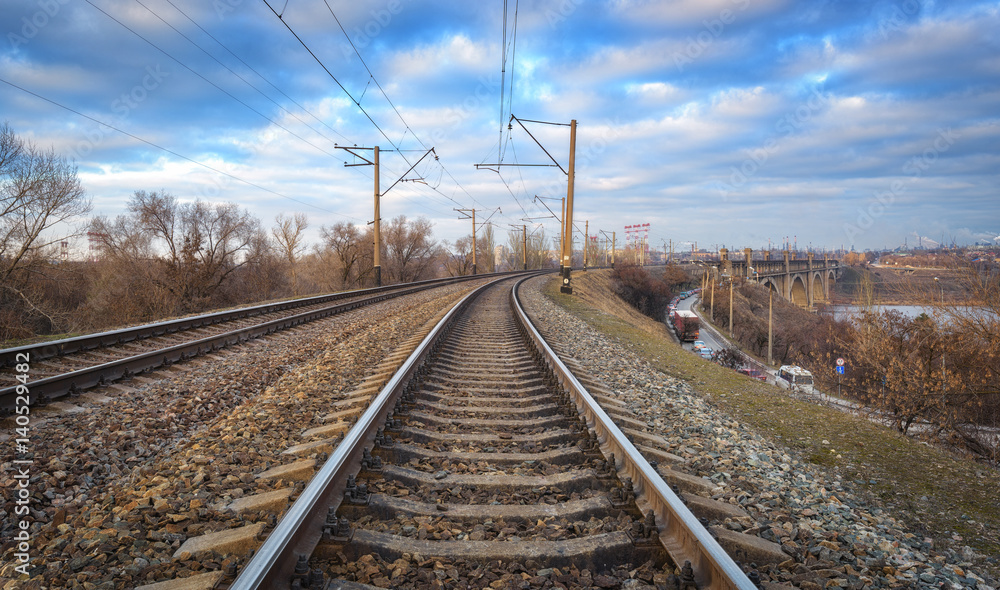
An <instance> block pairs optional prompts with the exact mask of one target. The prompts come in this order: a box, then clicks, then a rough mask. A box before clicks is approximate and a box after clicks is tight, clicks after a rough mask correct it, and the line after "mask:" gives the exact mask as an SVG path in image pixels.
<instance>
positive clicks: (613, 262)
mask: <svg viewBox="0 0 1000 590" xmlns="http://www.w3.org/2000/svg"><path fill="white" fill-rule="evenodd" d="M614 267H615V232H611V268H614Z"/></svg>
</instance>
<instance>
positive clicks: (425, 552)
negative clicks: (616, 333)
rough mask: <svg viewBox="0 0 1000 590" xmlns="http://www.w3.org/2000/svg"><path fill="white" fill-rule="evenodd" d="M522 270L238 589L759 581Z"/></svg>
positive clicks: (327, 479)
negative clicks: (624, 420)
mask: <svg viewBox="0 0 1000 590" xmlns="http://www.w3.org/2000/svg"><path fill="white" fill-rule="evenodd" d="M511 282H512V281H504V282H498V283H499V284H497V283H494V284H493V285H490V286H486V287H483V288H481V289H479V290H477V291H475V292H473V293H472V294H470V295H469V296H467V297H466V298H464V299H463V300H462V302H460V303H459V304H458V305H456V306H455V308H453V309H452V310H451V311H450V312H449V313H448V314H447V315H446V316H445V317H444V319H443V320H442V321H441V322H440V323H439V324H438V325H437V326H436V327H435V328H434V329H433V330H432V331H431V332H430V334H429V335H427V336H426V337H425V338H424V339H423V341H422V342H421V343H420V345H419V346H418V347H417V348H416V350H415V351H414V352H413V353H412V354H411V355H410V356H409V357H408V358H407V359H406V360H405V361H404V362H403V364H402V366H401V367H400V368H399V370H398V371H397V372H396V373H395V374H394V375H393V376H392V377H391V378H390V379H389V381H388V383H387V384H386V385H385V386H384V387H383V388H382V389H381V391H379V392H378V393H377V394H376V395H374V396H373V397H372V400H371V403H370V404H369V405H368V406H367V408H366V409H365V410H364V411H363V413H361V415H360V417H358V418H357V421H356V422H355V423H354V425H353V427H351V428H350V430H348V431H347V432H346V434H345V435H344V436H343V439H342V440H341V441H340V442H339V444H337V445H336V446H334V447H333V451H332V453H331V454H330V456H329V458H326V457H324V459H325V462H323V463H322V466H321V467H320V468H319V470H318V471H317V472H316V474H315V475H314V476H313V478H312V479H311V480H310V482H309V484H308V485H307V486H306V487H305V489H304V490H303V491H302V493H301V494H300V495H299V497H298V499H297V500H296V501H295V503H294V504H293V505H292V506H291V507H290V508H289V509H288V510H287V511H286V512H285V514H284V515H283V516H282V518H281V520H280V521H279V522H278V523H277V525H276V527H275V528H274V530H273V531H272V532H271V534H270V535H269V536H268V538H267V539H266V540H265V542H264V544H263V546H262V547H261V548H260V550H259V551H258V552H257V553H256V555H255V556H254V557H253V558H252V559H251V560H250V561H249V562H248V563H247V564H246V566H245V567H244V569H243V571H242V572H239V575H238V577H237V578H236V579H235V580H234V581H232V582H231V585H230V586H229V587H230V588H233V589H241V590H244V589H250V588H288V587H292V588H299V587H301V588H364V587H370V586H365V584H369V585H374V586H377V587H403V588H432V587H440V588H445V587H455V588H482V587H489V586H491V587H497V586H496V584H497V583H498V582H499V583H500V584H501V587H533V586H535V587H537V586H543V585H546V583H547V582H551V583H548V585H552V583H556V582H558V583H560V584H563V585H565V586H567V587H587V586H590V585H597V586H602V587H625V586H626V585H627V587H634V588H643V587H657V586H660V587H668V588H720V589H722V588H725V589H735V588H738V589H741V590H749V589H751V588H754V587H755V586H754V584H753V583H752V582H750V580H749V579H748V578H747V576H746V575H745V574H744V573H743V571H742V570H741V569H740V567H739V566H738V565H737V564H736V563H735V562H734V561H733V560H732V559H731V558H730V557H729V556H728V555H727V554H726V553H725V552H724V551H723V550H722V549H721V547H720V546H719V545H718V543H717V542H716V541H715V539H714V538H713V537H712V536H711V535H710V534H709V533H708V532H707V531H706V530H705V529H704V528H703V527H702V526H701V524H700V523H699V522H698V520H697V519H696V518H695V517H694V516H693V515H692V514H691V513H690V512H689V511H688V510H687V508H686V507H685V506H684V505H683V504H682V502H681V501H680V500H679V499H678V498H677V496H676V495H675V494H674V492H673V491H672V490H671V489H670V488H669V487H668V486H667V484H666V483H665V482H664V481H663V480H662V479H661V478H660V476H659V474H658V473H657V471H656V469H655V467H654V466H651V465H650V464H649V463H648V462H647V461H646V460H645V459H644V458H643V457H642V456H641V455H640V453H639V452H638V450H637V449H636V447H635V446H634V445H633V444H632V443H631V442H630V441H629V439H628V438H627V437H626V436H625V435H624V434H623V433H622V432H621V431H620V430H619V429H618V428H617V427H616V426H615V424H614V423H613V422H612V420H611V419H610V418H609V416H608V414H607V413H605V411H604V410H602V409H601V408H600V406H599V405H598V404H597V403H596V402H595V400H594V397H593V396H591V395H590V394H589V393H588V392H587V390H586V388H585V387H584V386H583V385H582V384H581V382H580V381H579V380H578V379H577V378H576V377H575V376H574V375H573V374H572V372H571V371H570V370H569V369H568V368H567V367H566V365H565V364H564V363H563V362H562V361H560V360H559V358H558V357H557V355H556V354H555V353H554V352H553V351H552V349H551V348H550V347H549V346H548V345H547V344H546V343H545V342H544V340H543V339H542V338H541V336H540V335H539V334H538V332H537V331H536V330H535V329H534V328H533V327H532V326H531V324H530V322H529V321H528V319H527V316H526V315H525V314H524V312H523V311H522V310H521V309H520V305H519V304H518V302H517V300H516V287H515V288H514V289H511ZM428 564H433V569H431V568H429V567H427V565H428ZM504 568H506V569H504ZM429 572H433V573H429ZM498 572H504V573H503V574H502V575H503V576H504V577H501V574H500V573H498ZM525 584H527V585H525Z"/></svg>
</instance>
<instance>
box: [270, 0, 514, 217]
mask: <svg viewBox="0 0 1000 590" xmlns="http://www.w3.org/2000/svg"><path fill="white" fill-rule="evenodd" d="M265 3H266V2H265ZM324 4H326V7H327V10H329V11H330V15H331V16H333V19H334V20H335V21H336V22H337V26H338V27H340V30H341V32H342V33H343V34H344V36H345V37H346V38H347V42H348V43H350V45H351V48H352V49H353V50H354V53H355V54H356V55H357V56H358V59H359V60H361V64H362V65H363V66H364V67H365V71H367V72H368V75H369V77H370V79H371V81H373V82H375V86H376V87H378V89H379V91H380V92H381V93H382V96H383V97H385V100H386V102H388V103H389V106H391V107H392V110H393V111H394V112H395V113H396V116H397V117H399V120H400V122H401V123H402V124H403V128H404V130H405V131H404V136H405V134H406V132H409V133H410V135H412V136H413V139H415V140H416V141H417V143H419V144H420V145H421V147H422V148H423V149H424V150H426V149H428V148H427V144H425V143H424V142H423V141H422V140H421V139H420V137H418V136H417V134H416V132H415V131H413V128H412V127H410V125H409V124H408V123H407V122H406V119H404V118H403V115H402V113H400V112H399V109H398V108H396V105H395V104H394V103H393V102H392V99H390V98H389V95H388V94H387V93H386V91H385V89H384V88H382V85H381V84H380V83H379V81H378V78H377V77H376V76H375V73H374V72H372V70H371V68H370V67H368V63H367V62H366V61H365V58H364V57H363V56H362V55H361V51H360V50H359V49H358V48H357V46H356V45H355V44H354V41H353V40H352V39H351V36H350V35H348V33H347V30H346V29H345V28H344V25H343V24H342V23H341V22H340V19H339V18H337V15H336V13H335V12H334V11H333V8H332V7H331V6H330V3H329V1H328V0H324ZM273 10H274V9H272V12H273ZM285 26H286V27H288V24H287V23H286V24H285ZM289 30H291V29H289ZM293 34H294V33H293ZM301 42H302V41H301V39H300V43H301ZM314 57H315V56H314ZM338 85H340V83H339V82H338ZM340 87H341V88H342V89H344V87H343V85H340ZM344 92H347V90H346V89H344ZM348 97H349V98H351V95H350V94H349V93H348ZM351 100H352V101H353V100H354V99H353V98H351ZM355 104H357V105H358V108H362V107H361V105H360V103H358V102H357V101H355ZM501 106H502V105H501ZM363 110H364V109H362V111H363ZM366 115H367V113H366ZM369 120H371V117H369ZM372 123H373V124H374V121H372ZM376 128H378V125H376ZM379 131H380V132H381V131H382V130H381V129H379ZM382 136H383V137H385V138H386V139H389V138H388V136H386V135H385V133H382ZM389 141H390V143H391V142H392V140H389ZM393 147H396V150H397V151H402V150H400V149H399V147H398V146H396V145H395V144H393ZM403 160H405V161H406V163H407V164H409V163H410V162H409V160H407V159H406V157H405V156H404V157H403ZM436 161H437V163H438V165H439V166H440V167H441V169H442V171H443V172H444V173H445V174H447V175H448V177H449V178H450V179H451V180H452V182H454V183H455V185H456V186H457V187H458V188H460V189H461V190H462V192H464V193H465V194H466V195H468V197H469V198H470V199H471V200H472V202H473V203H476V204H478V205H480V206H482V207H486V206H485V205H483V204H482V203H480V202H479V201H478V200H477V199H476V198H475V197H473V196H472V195H471V194H470V193H469V191H467V190H466V189H465V187H463V186H462V185H461V183H459V182H458V179H456V178H455V176H454V175H453V174H452V173H451V171H449V170H448V168H447V167H446V166H445V165H444V164H443V163H442V162H441V161H440V160H436ZM428 186H430V185H428ZM435 192H438V193H439V194H441V195H442V196H444V197H446V198H447V199H448V200H450V201H452V202H453V203H455V204H457V205H459V206H463V205H462V204H461V203H459V202H458V201H455V199H453V198H451V197H449V196H448V195H445V194H444V193H442V192H441V191H438V190H436V188H435Z"/></svg>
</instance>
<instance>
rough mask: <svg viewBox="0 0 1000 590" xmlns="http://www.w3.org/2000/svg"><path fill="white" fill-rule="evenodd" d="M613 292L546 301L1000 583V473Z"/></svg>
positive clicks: (552, 286)
mask: <svg viewBox="0 0 1000 590" xmlns="http://www.w3.org/2000/svg"><path fill="white" fill-rule="evenodd" d="M609 283H610V276H609V272H607V271H589V272H587V273H586V274H584V273H582V272H581V273H574V275H573V289H574V294H573V295H562V294H560V293H559V289H558V283H557V282H556V281H552V282H550V283H549V285H548V287H547V289H546V295H548V296H549V297H550V298H551V299H552V300H553V301H555V302H556V303H557V304H558V305H560V306H562V307H563V308H565V309H566V310H567V311H569V312H571V313H573V314H574V315H576V316H578V317H580V318H581V319H583V320H584V321H586V322H587V323H588V324H590V325H591V326H592V327H593V328H595V329H596V330H598V331H599V332H602V333H603V334H605V335H607V336H610V337H612V338H614V339H616V340H618V341H620V342H622V343H623V344H625V345H626V346H628V347H629V348H630V349H631V350H633V351H635V352H636V353H637V354H639V355H641V356H643V357H644V358H646V359H647V360H649V361H650V362H651V363H652V364H653V365H654V366H655V367H657V368H658V369H659V370H661V371H663V372H664V373H667V374H670V375H673V376H677V377H680V378H682V379H685V380H687V381H688V382H689V383H690V384H691V385H692V387H693V388H694V389H695V391H696V392H698V393H699V394H701V395H702V396H704V397H705V398H707V399H708V400H710V401H712V402H713V403H715V404H717V405H718V406H719V407H720V408H722V409H723V410H725V411H726V412H727V413H729V414H730V415H732V416H734V417H735V418H737V419H738V420H740V421H742V422H744V423H745V424H747V425H749V426H751V427H752V428H754V429H755V430H757V431H758V432H759V433H761V434H762V435H763V436H766V437H768V438H770V439H771V440H773V441H775V442H777V443H779V444H780V445H782V446H784V447H786V448H788V449H789V451H790V452H791V453H793V454H795V455H796V456H798V457H799V458H801V459H802V460H805V461H809V462H811V463H814V464H816V465H819V466H821V467H823V468H825V469H828V470H830V471H833V472H836V473H839V474H840V475H841V476H842V478H843V480H844V481H845V482H847V483H848V484H849V485H852V487H853V488H854V489H855V490H856V491H857V492H859V493H860V494H861V495H862V497H867V498H868V499H869V500H871V501H875V502H876V503H878V504H879V505H881V506H882V507H883V508H886V509H888V510H890V511H891V512H892V513H893V514H894V515H895V516H896V517H898V518H900V519H901V520H903V521H905V522H907V523H908V524H909V525H910V526H911V527H912V530H913V531H914V532H915V533H917V534H921V535H924V536H928V537H932V538H934V540H935V546H936V547H942V546H947V545H949V544H952V545H954V546H957V547H961V546H963V545H969V546H971V547H972V548H973V549H975V550H976V551H978V552H980V553H983V554H985V555H987V556H988V558H989V560H988V562H987V563H982V564H979V566H980V567H981V568H982V569H984V570H987V571H989V573H990V574H991V575H992V576H994V577H997V576H998V575H1000V502H998V497H1000V494H998V492H997V490H1000V473H998V472H997V471H996V470H995V469H992V468H990V467H986V466H983V465H981V464H979V463H976V462H975V461H973V460H967V459H963V458H958V457H954V456H952V455H951V454H949V453H948V452H946V451H944V450H941V449H938V448H935V447H931V446H929V445H927V444H925V443H922V442H921V441H918V440H915V439H913V438H909V437H905V436H903V435H900V434H899V433H897V432H894V431H892V430H890V429H888V428H884V427H881V426H878V425H876V424H872V423H871V422H869V421H868V420H865V419H863V418H859V417H856V416H853V415H850V414H845V413H843V412H840V411H838V410H834V409H831V408H827V407H825V406H819V405H817V404H814V403H810V402H805V401H801V400H795V399H791V398H789V397H788V396H787V395H785V390H783V389H779V388H777V387H775V386H773V385H767V384H764V383H761V382H759V381H755V380H752V379H749V378H747V377H744V376H742V375H739V374H738V373H735V372H733V371H730V370H727V369H724V368H722V367H720V366H718V365H716V364H714V363H710V362H708V361H704V360H702V359H700V358H698V357H697V356H696V355H693V354H691V353H690V352H687V351H685V350H683V349H681V348H680V347H679V346H678V345H677V344H675V343H674V342H673V340H672V339H671V338H670V337H669V335H668V333H667V331H666V328H665V327H664V326H663V325H662V324H660V323H658V322H655V321H653V320H651V319H650V318H648V317H645V316H643V315H641V314H639V313H637V312H635V311H634V310H632V309H631V308H628V307H627V306H626V305H625V303H624V302H622V301H621V300H620V299H619V298H618V297H617V296H615V295H614V292H613V291H612V289H611V288H610V286H609ZM956 537H957V538H956Z"/></svg>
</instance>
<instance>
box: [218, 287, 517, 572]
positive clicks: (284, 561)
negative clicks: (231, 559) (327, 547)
mask: <svg viewBox="0 0 1000 590" xmlns="http://www.w3.org/2000/svg"><path fill="white" fill-rule="evenodd" d="M502 280H505V279H504V278H501V279H497V280H496V281H491V282H490V283H488V284H486V285H483V286H482V287H480V288H478V289H476V290H475V291H473V292H471V293H469V294H468V295H466V296H465V297H463V298H462V299H461V301H459V302H458V303H456V304H455V305H454V306H453V307H452V308H451V310H450V311H449V312H448V313H447V314H445V316H444V317H443V318H442V319H441V321H440V322H438V323H437V325H436V326H434V328H433V329H432V330H431V331H430V333H429V334H427V336H425V337H424V339H423V340H422V341H421V342H420V344H419V345H417V348H416V349H415V350H414V351H413V352H412V353H411V354H410V356H409V357H407V359H406V360H405V361H404V362H403V364H402V366H401V367H400V368H399V370H398V371H396V373H395V374H393V376H392V378H391V379H390V380H389V382H388V383H386V385H385V386H384V387H383V388H382V390H381V391H379V393H378V395H376V396H375V398H374V399H372V401H371V403H370V404H369V405H368V407H367V408H366V409H365V411H364V412H363V413H362V414H361V416H360V417H359V418H358V420H357V422H355V424H354V426H353V427H351V429H350V430H349V431H348V432H347V434H345V435H344V439H343V440H342V441H341V442H340V444H339V445H338V446H337V448H336V449H334V451H333V453H332V454H331V455H330V458H329V459H328V460H327V461H326V462H325V463H324V464H323V467H322V468H320V470H319V471H317V472H316V474H315V475H314V476H313V478H312V479H311V480H310V481H309V484H308V485H307V486H306V488H305V489H304V490H303V491H302V494H301V495H300V496H299V498H298V499H297V500H296V501H295V502H294V503H293V504H292V506H291V507H290V508H289V509H288V511H287V512H285V515H284V516H282V518H281V520H280V521H279V522H278V524H277V526H276V527H275V528H274V531H272V532H271V534H270V535H268V537H267V539H266V540H265V541H264V544H263V545H261V547H260V549H258V550H257V552H256V553H255V554H254V556H253V558H252V559H251V560H250V561H249V562H248V563H247V564H246V566H245V567H244V569H243V571H242V572H241V573H240V575H239V576H238V577H237V578H236V580H235V581H234V582H233V584H232V585H231V586H230V587H229V588H230V590H250V589H256V588H268V589H271V588H288V587H289V585H290V579H291V576H292V573H293V570H294V567H295V563H296V559H297V556H298V555H311V554H312V552H313V549H314V548H315V547H316V545H317V544H318V543H319V541H320V538H321V537H322V533H323V525H324V524H325V522H326V517H327V511H328V509H329V508H330V507H336V506H337V505H338V504H339V501H340V498H341V497H342V496H343V494H344V488H345V485H346V481H347V476H348V475H349V474H351V473H352V472H353V471H356V470H357V469H358V466H359V465H360V461H361V457H362V455H363V453H364V450H365V449H366V448H368V447H370V446H372V444H373V441H374V439H375V435H376V433H377V431H378V427H379V426H380V425H381V424H382V423H383V422H384V421H385V418H386V417H387V415H388V413H389V411H390V410H392V408H393V406H394V404H395V403H396V400H397V399H398V398H399V396H400V395H401V394H402V391H403V389H404V386H405V385H406V383H407V382H408V381H409V380H410V378H411V377H412V376H413V375H414V374H415V373H416V371H417V370H418V369H419V367H420V366H421V365H422V364H423V363H424V361H425V359H426V358H427V356H428V355H429V354H430V352H431V351H432V349H433V348H434V344H435V343H436V342H437V341H438V340H439V338H440V336H441V335H442V334H444V333H445V332H446V330H447V328H448V327H449V325H450V324H451V322H452V320H454V319H455V318H456V317H457V316H458V315H459V314H460V313H462V312H463V311H464V310H465V309H466V307H468V305H469V304H470V303H471V302H472V301H473V300H475V298H476V297H478V296H479V295H480V294H481V293H482V292H483V291H485V290H486V289H488V288H489V287H491V286H493V285H494V284H496V283H497V282H499V281H502Z"/></svg>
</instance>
